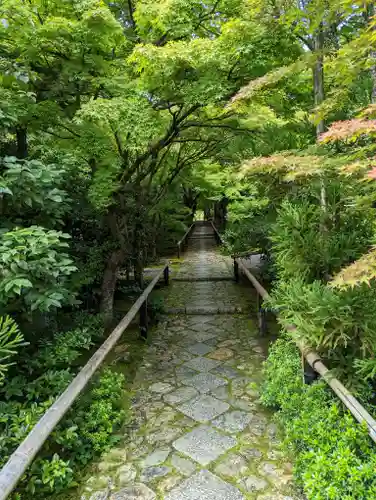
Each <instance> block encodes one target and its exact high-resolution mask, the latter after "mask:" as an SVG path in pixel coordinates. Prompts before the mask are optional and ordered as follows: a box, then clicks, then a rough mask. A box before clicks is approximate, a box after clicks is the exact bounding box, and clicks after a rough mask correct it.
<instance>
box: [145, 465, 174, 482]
mask: <svg viewBox="0 0 376 500" xmlns="http://www.w3.org/2000/svg"><path fill="white" fill-rule="evenodd" d="M170 472H171V468H170V467H166V466H165V465H160V466H155V467H148V468H146V469H144V470H143V471H142V473H141V477H140V479H141V481H143V482H144V483H149V482H150V481H153V480H154V479H157V478H159V477H163V476H167V474H169V473H170Z"/></svg>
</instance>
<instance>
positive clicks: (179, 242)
mask: <svg viewBox="0 0 376 500" xmlns="http://www.w3.org/2000/svg"><path fill="white" fill-rule="evenodd" d="M180 252H181V250H180V241H179V243H178V259H180Z"/></svg>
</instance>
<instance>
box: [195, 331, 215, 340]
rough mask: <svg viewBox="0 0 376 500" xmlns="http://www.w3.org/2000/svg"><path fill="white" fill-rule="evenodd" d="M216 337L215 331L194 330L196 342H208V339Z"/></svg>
mask: <svg viewBox="0 0 376 500" xmlns="http://www.w3.org/2000/svg"><path fill="white" fill-rule="evenodd" d="M213 337H215V334H214V333H211V332H193V335H192V338H194V339H195V340H196V342H206V340H209V339H212V338H213Z"/></svg>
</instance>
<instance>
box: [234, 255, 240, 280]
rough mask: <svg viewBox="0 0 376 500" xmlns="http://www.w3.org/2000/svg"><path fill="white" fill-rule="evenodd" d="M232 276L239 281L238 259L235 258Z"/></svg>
mask: <svg viewBox="0 0 376 500" xmlns="http://www.w3.org/2000/svg"><path fill="white" fill-rule="evenodd" d="M234 277H235V282H236V283H239V279H240V276H239V264H238V261H237V260H236V259H234Z"/></svg>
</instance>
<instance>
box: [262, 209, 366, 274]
mask: <svg viewBox="0 0 376 500" xmlns="http://www.w3.org/2000/svg"><path fill="white" fill-rule="evenodd" d="M333 217H335V219H336V220H335V223H332V222H331V221H329V220H324V219H323V210H322V208H321V207H320V206H318V205H317V204H314V203H311V202H309V201H308V200H293V201H287V200H285V201H284V202H283V203H282V205H281V208H280V209H279V211H278V216H277V220H276V222H275V224H274V225H273V226H272V231H271V235H270V239H271V241H272V253H273V256H274V258H275V265H276V268H277V274H278V277H279V278H280V279H283V280H290V279H294V278H297V279H304V280H305V281H306V282H308V283H309V282H311V281H314V280H315V279H324V280H328V278H329V276H330V275H331V274H332V273H334V272H336V271H338V270H339V269H340V268H341V266H342V265H343V264H346V263H348V262H351V261H352V260H354V259H356V258H357V257H359V256H360V255H362V253H363V252H364V250H365V249H366V248H367V246H368V245H370V244H371V242H372V238H373V234H374V231H373V223H372V220H370V219H369V218H368V217H367V215H366V214H360V213H359V212H358V211H356V210H350V209H347V210H343V211H341V212H340V214H339V213H338V214H337V215H333ZM323 226H325V230H324V229H323Z"/></svg>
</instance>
